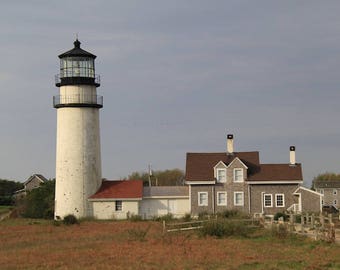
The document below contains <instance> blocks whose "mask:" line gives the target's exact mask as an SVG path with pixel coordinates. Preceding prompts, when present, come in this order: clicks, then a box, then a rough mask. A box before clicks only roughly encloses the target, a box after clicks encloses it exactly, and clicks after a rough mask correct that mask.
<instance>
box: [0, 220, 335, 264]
mask: <svg viewBox="0 0 340 270" xmlns="http://www.w3.org/2000/svg"><path fill="white" fill-rule="evenodd" d="M0 242H1V245H0V269H241V270H242V269H290V270H291V269H340V246H338V245H335V244H327V243H320V242H313V241H312V240H309V239H304V238H296V237H289V238H287V239H283V240H282V239H279V238H275V237H274V238H273V237H271V236H269V234H268V232H265V231H258V232H257V233H256V235H254V236H252V237H251V238H234V237H233V238H224V239H216V238H212V237H206V238H203V237H199V236H198V235H197V233H196V232H186V233H173V234H166V235H163V234H162V225H161V224H160V223H157V222H128V221H113V222H98V221H86V222H85V221H84V222H82V223H81V224H80V225H73V226H65V225H60V226H55V225H53V224H52V222H51V221H34V220H25V219H12V220H7V221H3V222H0Z"/></svg>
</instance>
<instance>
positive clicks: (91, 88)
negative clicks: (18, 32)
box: [53, 39, 103, 218]
mask: <svg viewBox="0 0 340 270" xmlns="http://www.w3.org/2000/svg"><path fill="white" fill-rule="evenodd" d="M59 58H60V74H59V75H57V76H56V86H57V87H59V95H57V96H54V98H53V105H54V108H56V109H57V151H56V152H57V153H56V154H57V156H56V191H55V218H63V217H64V216H66V215H68V214H73V215H75V216H76V217H78V218H80V217H88V216H92V215H93V213H92V208H91V205H90V203H89V202H88V198H89V197H90V196H91V195H93V194H94V193H95V192H96V191H97V190H98V189H99V187H100V186H101V183H102V178H101V158H100V133H99V109H100V108H102V107H103V97H102V96H98V95H97V87H99V86H100V78H99V76H96V74H95V65H94V60H95V58H96V56H95V55H93V54H91V53H89V52H87V51H85V50H83V49H81V48H80V42H79V41H78V39H77V40H76V41H75V42H74V48H73V49H72V50H70V51H67V52H65V53H63V54H61V55H59Z"/></svg>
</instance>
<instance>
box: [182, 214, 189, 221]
mask: <svg viewBox="0 0 340 270" xmlns="http://www.w3.org/2000/svg"><path fill="white" fill-rule="evenodd" d="M183 221H184V222H189V221H191V215H190V213H186V214H185V215H184V217H183Z"/></svg>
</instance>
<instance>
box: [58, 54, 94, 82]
mask: <svg viewBox="0 0 340 270" xmlns="http://www.w3.org/2000/svg"><path fill="white" fill-rule="evenodd" d="M60 73H61V77H62V78H63V77H90V78H94V59H92V58H83V57H67V58H64V59H61V62H60Z"/></svg>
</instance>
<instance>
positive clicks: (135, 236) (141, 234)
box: [127, 226, 150, 242]
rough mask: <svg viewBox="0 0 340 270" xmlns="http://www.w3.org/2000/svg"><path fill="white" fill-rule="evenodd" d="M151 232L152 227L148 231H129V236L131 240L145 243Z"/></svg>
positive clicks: (139, 229)
mask: <svg viewBox="0 0 340 270" xmlns="http://www.w3.org/2000/svg"><path fill="white" fill-rule="evenodd" d="M149 230H150V226H148V227H147V228H146V229H142V228H134V229H130V230H128V231H127V232H128V235H129V240H133V241H140V242H144V241H145V238H146V235H147V234H148V232H149Z"/></svg>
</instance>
